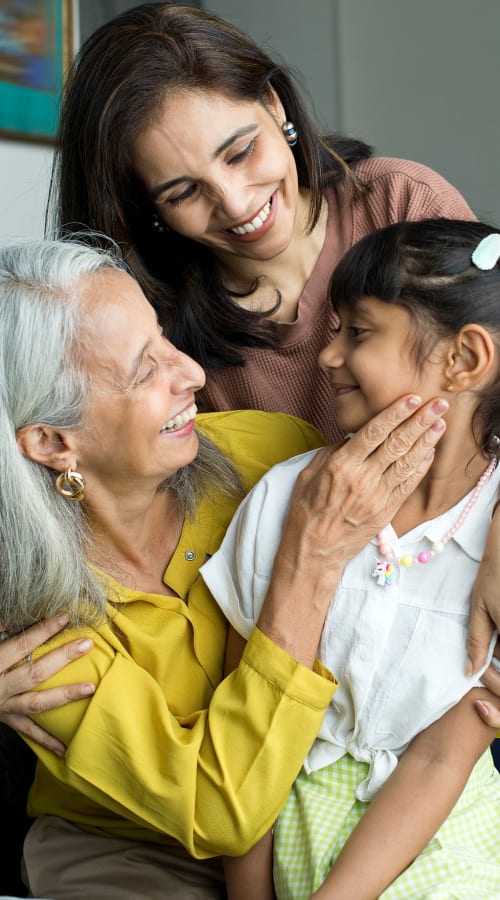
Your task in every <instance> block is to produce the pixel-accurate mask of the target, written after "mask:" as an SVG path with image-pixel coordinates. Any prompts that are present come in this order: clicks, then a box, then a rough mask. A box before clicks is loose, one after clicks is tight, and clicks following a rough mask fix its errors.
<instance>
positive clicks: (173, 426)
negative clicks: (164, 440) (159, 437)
mask: <svg viewBox="0 0 500 900" xmlns="http://www.w3.org/2000/svg"><path fill="white" fill-rule="evenodd" d="M197 412H198V407H197V406H196V403H193V404H192V406H190V407H189V408H188V409H185V410H184V412H181V413H179V414H178V415H177V416H173V418H172V419H169V420H168V421H167V422H165V424H164V425H163V427H162V428H161V429H160V434H171V433H172V432H173V431H179V430H180V429H181V428H184V425H187V423H188V422H191V421H192V419H194V417H195V416H196V413H197Z"/></svg>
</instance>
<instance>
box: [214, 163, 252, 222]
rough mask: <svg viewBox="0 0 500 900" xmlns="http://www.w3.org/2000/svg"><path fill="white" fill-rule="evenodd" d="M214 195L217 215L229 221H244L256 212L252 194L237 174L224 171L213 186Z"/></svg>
mask: <svg viewBox="0 0 500 900" xmlns="http://www.w3.org/2000/svg"><path fill="white" fill-rule="evenodd" d="M214 195H215V200H216V203H217V208H218V209H217V211H218V213H219V215H221V216H223V217H224V218H225V219H229V220H230V221H231V222H246V221H247V219H248V218H249V217H250V216H251V215H252V214H253V213H255V212H256V210H255V203H256V201H255V199H254V198H253V194H252V193H251V192H250V191H249V189H248V184H247V183H246V181H245V179H244V178H242V177H241V176H240V175H239V174H236V173H229V172H225V173H224V176H223V177H221V178H220V179H219V180H218V183H217V185H216V186H214Z"/></svg>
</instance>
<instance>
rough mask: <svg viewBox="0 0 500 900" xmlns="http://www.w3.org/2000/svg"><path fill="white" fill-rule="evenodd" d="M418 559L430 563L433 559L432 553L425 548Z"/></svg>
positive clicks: (420, 561)
mask: <svg viewBox="0 0 500 900" xmlns="http://www.w3.org/2000/svg"><path fill="white" fill-rule="evenodd" d="M417 559H418V561H419V563H424V564H425V563H428V562H429V560H430V559H432V555H431V554H430V553H427V552H426V551H425V550H423V551H422V553H419V554H418V556H417Z"/></svg>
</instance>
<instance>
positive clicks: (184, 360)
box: [174, 350, 206, 393]
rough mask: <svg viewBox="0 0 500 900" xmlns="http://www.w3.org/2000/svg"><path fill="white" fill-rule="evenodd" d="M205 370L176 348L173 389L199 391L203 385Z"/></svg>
mask: <svg viewBox="0 0 500 900" xmlns="http://www.w3.org/2000/svg"><path fill="white" fill-rule="evenodd" d="M205 380H206V379H205V372H204V370H203V369H202V367H201V366H200V365H199V364H198V363H197V362H196V360H194V359H193V358H192V357H191V356H188V355H187V353H181V351H180V350H177V369H176V378H175V386H174V390H176V391H177V393H182V392H183V391H188V390H189V391H199V390H200V388H202V387H204V385H205Z"/></svg>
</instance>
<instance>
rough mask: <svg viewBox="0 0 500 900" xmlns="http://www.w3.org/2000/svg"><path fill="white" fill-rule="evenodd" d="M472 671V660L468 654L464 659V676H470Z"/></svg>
mask: <svg viewBox="0 0 500 900" xmlns="http://www.w3.org/2000/svg"><path fill="white" fill-rule="evenodd" d="M473 672H474V666H473V665H472V660H471V658H470V656H468V657H467V659H466V660H465V675H466V677H467V678H470V676H471V675H472V674H473Z"/></svg>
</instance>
